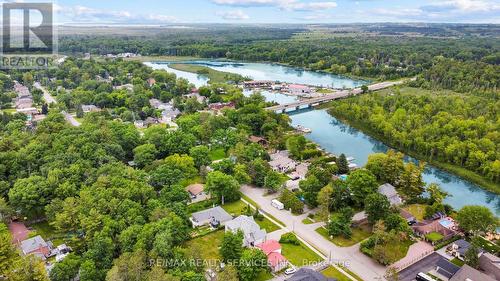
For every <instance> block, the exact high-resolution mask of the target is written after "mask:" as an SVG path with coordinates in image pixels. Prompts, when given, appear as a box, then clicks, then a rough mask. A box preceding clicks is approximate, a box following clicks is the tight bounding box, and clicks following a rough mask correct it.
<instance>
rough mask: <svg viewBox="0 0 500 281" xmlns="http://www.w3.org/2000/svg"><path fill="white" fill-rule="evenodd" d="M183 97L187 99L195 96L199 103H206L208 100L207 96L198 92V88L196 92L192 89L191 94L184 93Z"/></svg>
mask: <svg viewBox="0 0 500 281" xmlns="http://www.w3.org/2000/svg"><path fill="white" fill-rule="evenodd" d="M195 90H196V89H195ZM183 97H185V98H187V99H193V98H194V99H196V101H197V102H199V103H204V102H205V101H206V100H207V97H205V96H202V95H200V94H199V93H198V90H196V92H193V90H191V93H190V94H187V95H184V96H183Z"/></svg>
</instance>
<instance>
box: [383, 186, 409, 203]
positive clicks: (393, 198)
mask: <svg viewBox="0 0 500 281" xmlns="http://www.w3.org/2000/svg"><path fill="white" fill-rule="evenodd" d="M378 193H380V194H382V195H384V196H385V197H387V200H389V202H390V203H391V205H392V206H398V205H401V204H403V199H401V197H400V196H399V194H398V192H397V191H396V188H395V187H394V186H393V185H392V184H390V183H384V184H383V185H381V186H379V187H378Z"/></svg>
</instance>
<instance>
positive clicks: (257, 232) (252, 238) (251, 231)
mask: <svg viewBox="0 0 500 281" xmlns="http://www.w3.org/2000/svg"><path fill="white" fill-rule="evenodd" d="M239 230H241V232H243V246H245V247H253V246H255V245H258V244H261V243H263V242H264V241H265V239H266V235H267V233H266V230H264V229H260V226H259V225H258V224H257V223H256V222H255V220H254V219H253V217H250V216H244V215H241V216H239V217H237V218H235V219H233V220H231V221H229V222H227V223H226V232H228V231H231V232H233V233H237V232H238V231H239Z"/></svg>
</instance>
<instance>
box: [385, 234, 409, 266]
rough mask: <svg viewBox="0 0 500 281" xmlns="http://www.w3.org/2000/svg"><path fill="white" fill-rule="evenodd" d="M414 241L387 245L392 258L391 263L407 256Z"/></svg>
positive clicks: (387, 250)
mask: <svg viewBox="0 0 500 281" xmlns="http://www.w3.org/2000/svg"><path fill="white" fill-rule="evenodd" d="M411 244H413V242H412V241H411V240H406V241H401V242H398V243H396V242H394V243H389V244H387V245H386V246H385V251H386V252H389V254H388V255H389V256H390V258H391V259H392V261H391V263H394V262H397V261H398V260H400V259H402V258H404V257H406V254H407V253H408V249H409V248H410V246H411Z"/></svg>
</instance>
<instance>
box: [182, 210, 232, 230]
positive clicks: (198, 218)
mask: <svg viewBox="0 0 500 281" xmlns="http://www.w3.org/2000/svg"><path fill="white" fill-rule="evenodd" d="M232 218H233V217H231V215H230V214H228V213H227V212H226V211H225V210H224V209H222V208H221V207H220V206H217V207H214V208H210V209H207V210H203V211H199V212H196V213H193V214H191V218H190V220H191V222H192V223H193V227H198V226H202V225H211V226H212V227H218V226H219V225H224V224H226V223H227V222H228V221H230V220H231V219H232Z"/></svg>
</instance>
